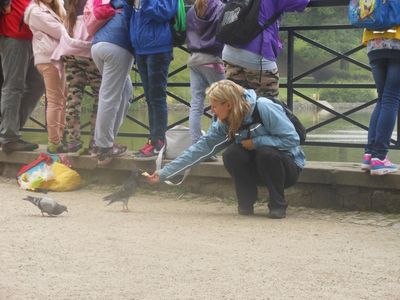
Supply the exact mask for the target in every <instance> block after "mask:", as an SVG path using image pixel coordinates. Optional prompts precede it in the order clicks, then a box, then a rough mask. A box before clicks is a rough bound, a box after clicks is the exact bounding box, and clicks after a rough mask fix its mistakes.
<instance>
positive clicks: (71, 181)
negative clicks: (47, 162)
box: [40, 162, 81, 192]
mask: <svg viewBox="0 0 400 300" xmlns="http://www.w3.org/2000/svg"><path fill="white" fill-rule="evenodd" d="M51 170H52V172H53V178H52V179H51V180H48V181H45V182H43V183H42V184H41V185H40V187H41V188H43V189H47V190H50V191H55V192H66V191H71V190H74V189H76V188H78V187H79V186H80V184H81V177H80V176H79V173H78V172H76V171H74V170H72V169H71V168H69V167H67V166H66V165H64V164H62V163H59V162H54V163H53V164H52V165H51Z"/></svg>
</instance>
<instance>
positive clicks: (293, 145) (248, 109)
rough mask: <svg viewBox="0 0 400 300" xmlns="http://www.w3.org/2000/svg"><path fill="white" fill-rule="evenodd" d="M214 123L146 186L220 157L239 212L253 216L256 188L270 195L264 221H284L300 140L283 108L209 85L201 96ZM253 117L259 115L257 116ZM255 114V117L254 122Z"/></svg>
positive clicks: (301, 159)
mask: <svg viewBox="0 0 400 300" xmlns="http://www.w3.org/2000/svg"><path fill="white" fill-rule="evenodd" d="M206 94H207V97H208V99H209V101H210V104H211V108H212V111H213V113H214V114H215V117H216V118H217V120H216V121H215V122H213V123H212V125H211V126H210V128H209V129H208V132H207V134H206V135H205V136H203V137H202V138H201V139H200V140H199V141H198V142H197V143H196V144H194V145H192V146H191V147H189V148H188V149H187V150H185V151H184V152H183V153H182V154H181V155H180V156H179V157H178V158H176V159H175V160H173V161H172V162H170V163H169V164H167V165H165V166H164V168H162V169H161V170H159V171H156V172H155V173H154V174H152V175H151V176H149V177H148V179H147V180H148V182H150V183H157V182H160V181H165V180H170V179H171V178H173V177H174V176H176V175H178V174H180V173H182V171H184V170H185V169H187V168H189V167H191V166H193V165H195V164H197V163H199V162H201V161H204V160H206V159H207V158H209V157H210V156H212V155H214V154H215V153H217V152H219V151H221V150H222V149H224V148H227V149H226V150H225V151H224V153H223V162H224V166H225V168H226V169H227V171H228V172H229V173H230V175H231V176H232V177H233V181H234V184H235V190H236V196H237V199H238V213H239V214H241V215H252V214H253V206H254V203H255V202H256V201H257V198H258V190H257V186H258V185H264V186H267V188H268V190H269V196H270V197H269V204H268V207H269V213H268V215H267V216H268V217H269V218H273V219H281V218H285V217H286V208H287V206H288V204H287V201H286V200H285V196H284V189H285V188H287V187H290V186H292V185H294V184H295V183H296V181H297V179H298V177H299V175H300V172H301V170H302V168H303V167H304V164H305V156H304V153H303V151H302V150H301V148H300V146H299V145H300V139H299V136H298V134H297V132H296V130H295V128H294V126H293V124H292V123H291V122H290V120H289V119H288V118H287V117H286V114H285V112H284V111H283V108H282V107H281V106H280V105H279V104H275V103H274V102H272V101H271V100H269V99H267V98H263V97H260V98H258V99H257V96H256V94H255V92H254V91H253V90H245V89H244V88H242V87H241V86H239V85H237V84H236V83H234V82H232V81H229V80H221V81H218V82H216V83H214V84H212V85H211V86H210V87H209V89H208V90H207V92H206ZM257 112H258V113H257ZM257 114H258V117H257Z"/></svg>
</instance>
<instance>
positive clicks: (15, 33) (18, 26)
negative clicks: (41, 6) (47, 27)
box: [0, 0, 32, 40]
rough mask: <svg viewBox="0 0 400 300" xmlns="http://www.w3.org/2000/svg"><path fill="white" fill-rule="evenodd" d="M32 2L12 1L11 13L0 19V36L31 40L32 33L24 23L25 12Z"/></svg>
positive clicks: (24, 0)
mask: <svg viewBox="0 0 400 300" xmlns="http://www.w3.org/2000/svg"><path fill="white" fill-rule="evenodd" d="M30 2H31V0H12V1H11V12H10V13H9V14H7V15H3V16H1V17H0V35H5V36H8V37H11V38H15V39H21V40H31V39H32V32H31V31H30V30H29V27H28V26H27V25H26V24H25V23H24V12H25V9H26V7H27V6H28V5H29V3H30Z"/></svg>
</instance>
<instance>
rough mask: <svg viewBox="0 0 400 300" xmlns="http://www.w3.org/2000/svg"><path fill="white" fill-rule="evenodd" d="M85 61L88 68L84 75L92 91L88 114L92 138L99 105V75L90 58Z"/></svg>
mask: <svg viewBox="0 0 400 300" xmlns="http://www.w3.org/2000/svg"><path fill="white" fill-rule="evenodd" d="M87 60H88V67H87V69H86V73H87V76H88V81H89V86H90V88H91V89H92V95H93V106H92V112H91V114H90V133H91V136H92V138H93V137H94V131H95V128H96V117H97V110H98V103H99V90H100V85H101V74H100V72H99V69H98V68H97V66H96V64H95V63H94V61H93V60H92V59H90V58H87Z"/></svg>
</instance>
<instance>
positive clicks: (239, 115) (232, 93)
mask: <svg viewBox="0 0 400 300" xmlns="http://www.w3.org/2000/svg"><path fill="white" fill-rule="evenodd" d="M244 93H245V89H244V88H243V87H241V86H240V85H238V84H236V83H234V82H233V81H230V80H221V81H217V82H214V83H213V84H212V85H211V86H210V87H209V88H208V89H207V90H206V95H207V97H208V99H209V100H210V101H211V100H212V101H214V102H216V103H219V104H224V103H226V102H228V103H230V104H231V110H230V111H229V114H228V117H227V119H226V120H224V122H226V123H227V125H228V127H229V131H228V135H229V137H230V138H233V137H234V135H235V133H236V132H237V131H238V129H239V127H240V125H242V123H243V119H244V117H245V116H246V114H247V113H248V112H249V110H250V103H249V102H247V101H246V97H245V95H244Z"/></svg>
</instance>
